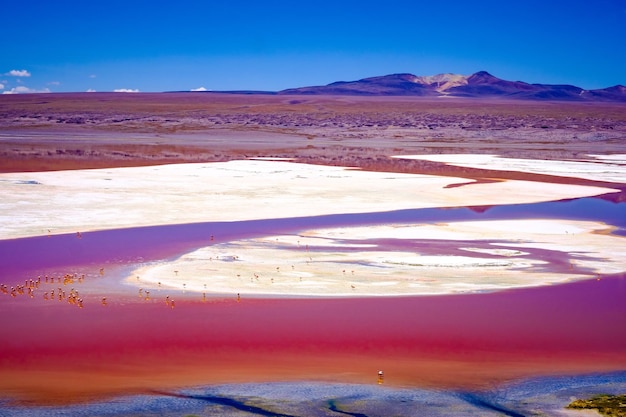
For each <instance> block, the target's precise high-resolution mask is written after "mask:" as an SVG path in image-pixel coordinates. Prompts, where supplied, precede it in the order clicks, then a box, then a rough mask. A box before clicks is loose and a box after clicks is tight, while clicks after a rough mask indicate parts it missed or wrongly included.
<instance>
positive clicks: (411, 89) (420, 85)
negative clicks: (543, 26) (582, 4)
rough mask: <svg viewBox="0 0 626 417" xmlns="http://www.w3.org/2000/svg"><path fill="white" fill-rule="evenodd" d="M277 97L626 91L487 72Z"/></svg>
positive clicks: (606, 95)
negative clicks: (513, 78)
mask: <svg viewBox="0 0 626 417" xmlns="http://www.w3.org/2000/svg"><path fill="white" fill-rule="evenodd" d="M277 94H309V95H321V94H330V95H358V96H424V97H485V98H487V97H499V98H511V99H525V100H566V101H624V102H626V87H624V86H623V85H616V86H613V87H608V88H602V89H596V90H585V89H582V88H580V87H576V86H573V85H555V84H529V83H526V82H523V81H507V80H502V79H500V78H497V77H494V76H493V75H491V74H489V73H488V72H487V71H479V72H477V73H475V74H472V75H467V76H466V75H459V74H449V73H447V74H438V75H432V76H417V75H413V74H391V75H383V76H378V77H370V78H363V79H361V80H356V81H337V82H334V83H331V84H328V85H323V86H312V87H300V88H290V89H287V90H282V91H279V92H277Z"/></svg>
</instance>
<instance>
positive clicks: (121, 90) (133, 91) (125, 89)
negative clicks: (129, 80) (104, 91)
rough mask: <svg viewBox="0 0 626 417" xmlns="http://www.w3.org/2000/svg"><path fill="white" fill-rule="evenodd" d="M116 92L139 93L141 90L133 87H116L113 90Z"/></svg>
mask: <svg viewBox="0 0 626 417" xmlns="http://www.w3.org/2000/svg"><path fill="white" fill-rule="evenodd" d="M113 92H114V93H138V92H139V90H137V89H134V90H133V89H132V88H116V89H115V90H113Z"/></svg>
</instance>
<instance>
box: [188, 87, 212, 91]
mask: <svg viewBox="0 0 626 417" xmlns="http://www.w3.org/2000/svg"><path fill="white" fill-rule="evenodd" d="M191 91H209V90H207V89H206V88H204V87H198V88H192V89H191Z"/></svg>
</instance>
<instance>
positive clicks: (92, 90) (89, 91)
mask: <svg viewBox="0 0 626 417" xmlns="http://www.w3.org/2000/svg"><path fill="white" fill-rule="evenodd" d="M85 92H86V93H95V92H96V90H94V89H93V88H90V89H88V90H87V91H85Z"/></svg>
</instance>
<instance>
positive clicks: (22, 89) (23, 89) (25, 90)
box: [2, 85, 50, 94]
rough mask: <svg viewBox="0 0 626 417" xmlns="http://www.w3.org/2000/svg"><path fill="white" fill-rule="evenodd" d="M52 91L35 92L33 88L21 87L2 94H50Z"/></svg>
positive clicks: (45, 89)
mask: <svg viewBox="0 0 626 417" xmlns="http://www.w3.org/2000/svg"><path fill="white" fill-rule="evenodd" d="M49 92H50V90H48V89H47V88H44V89H43V90H35V89H33V88H28V87H25V86H23V85H19V86H17V87H13V88H12V89H10V90H7V91H3V92H2V94H28V93H49Z"/></svg>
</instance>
